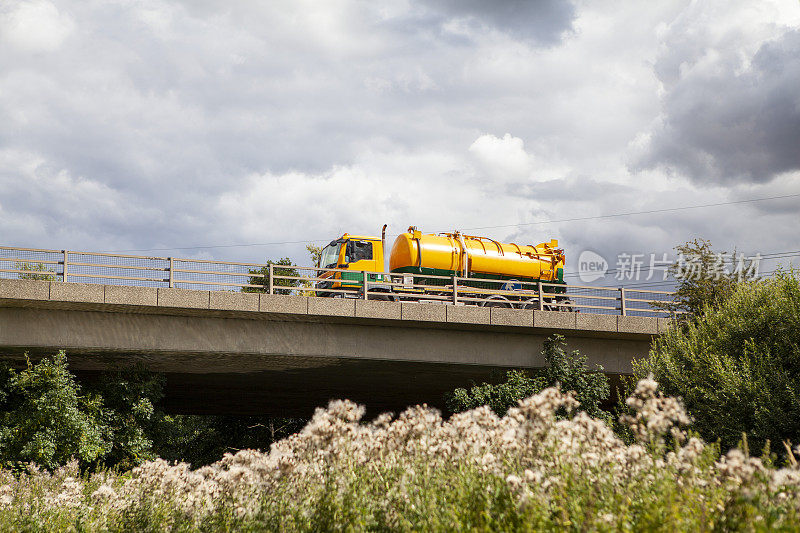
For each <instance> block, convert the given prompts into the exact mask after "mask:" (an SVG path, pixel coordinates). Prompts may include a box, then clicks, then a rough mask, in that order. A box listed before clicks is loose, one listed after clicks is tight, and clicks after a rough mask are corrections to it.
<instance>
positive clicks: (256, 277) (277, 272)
mask: <svg viewBox="0 0 800 533" xmlns="http://www.w3.org/2000/svg"><path fill="white" fill-rule="evenodd" d="M267 264H268V265H281V266H287V267H291V266H294V262H293V261H292V260H291V259H289V258H288V257H283V258H281V259H279V260H277V261H272V260H269V261H267ZM249 272H250V274H253V276H250V278H249V279H248V281H247V283H248V284H250V285H259V287H242V292H267V290H268V288H269V267H268V266H265V267H261V268H260V269H258V270H250V271H249ZM272 274H273V275H274V276H292V277H299V276H300V273H299V272H298V271H297V269H296V268H275V267H273V268H272ZM300 283H301V281H300V280H299V279H276V280H274V283H273V291H274V293H275V294H292V289H279V288H275V287H297V286H299V285H300Z"/></svg>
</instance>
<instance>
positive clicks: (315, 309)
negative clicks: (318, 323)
mask: <svg viewBox="0 0 800 533" xmlns="http://www.w3.org/2000/svg"><path fill="white" fill-rule="evenodd" d="M308 314H309V315H326V316H355V314H356V304H355V300H354V299H352V298H319V297H316V296H309V298H308Z"/></svg>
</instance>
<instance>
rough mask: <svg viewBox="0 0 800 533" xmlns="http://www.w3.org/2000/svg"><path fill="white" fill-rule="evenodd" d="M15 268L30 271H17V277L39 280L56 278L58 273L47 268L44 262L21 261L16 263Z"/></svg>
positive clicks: (53, 279)
mask: <svg viewBox="0 0 800 533" xmlns="http://www.w3.org/2000/svg"><path fill="white" fill-rule="evenodd" d="M14 268H15V269H17V270H27V271H28V272H19V273H17V277H18V278H19V279H31V280H37V281H55V280H56V273H55V272H53V271H52V270H51V269H49V268H47V267H46V266H45V264H44V263H28V262H27V261H20V262H18V263H15V265H14Z"/></svg>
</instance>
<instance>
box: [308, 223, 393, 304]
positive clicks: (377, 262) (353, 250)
mask: <svg viewBox="0 0 800 533" xmlns="http://www.w3.org/2000/svg"><path fill="white" fill-rule="evenodd" d="M317 266H318V267H319V268H337V269H343V270H346V271H347V272H328V271H320V272H319V273H318V276H317V277H319V278H328V279H326V280H325V281H318V282H317V288H319V289H333V290H334V291H335V292H333V291H332V292H330V293H327V292H318V293H317V296H340V295H341V296H344V295H345V294H347V293H352V292H357V291H360V290H362V288H363V285H364V274H363V273H364V271H366V272H367V281H378V280H379V278H380V273H382V272H383V268H384V262H383V241H382V239H380V238H379V237H367V236H364V235H350V234H349V233H345V234H344V235H342V236H341V237H339V238H338V239H335V240H332V241H331V242H330V243H329V244H328V245H327V246H326V247H325V248H323V249H322V254H321V255H320V262H319V265H317Z"/></svg>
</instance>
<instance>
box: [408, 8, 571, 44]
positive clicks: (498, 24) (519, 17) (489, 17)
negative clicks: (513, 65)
mask: <svg viewBox="0 0 800 533" xmlns="http://www.w3.org/2000/svg"><path fill="white" fill-rule="evenodd" d="M422 4H423V5H425V6H427V7H430V8H433V9H435V10H436V9H438V10H439V11H440V12H441V13H445V14H447V15H448V16H450V17H456V18H466V19H467V20H469V21H470V22H473V23H476V24H478V25H484V26H489V27H494V28H496V29H498V30H499V31H502V32H507V33H509V34H510V35H513V36H514V37H516V38H520V39H524V40H529V41H532V42H535V43H538V44H544V45H552V44H556V43H558V42H559V41H560V40H561V38H562V36H563V35H564V33H565V32H569V31H570V30H572V21H573V19H574V17H575V6H574V5H573V3H572V2H569V1H560V0H536V1H531V0H527V1H526V0H501V1H497V2H484V1H482V0H432V1H429V2H422Z"/></svg>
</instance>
